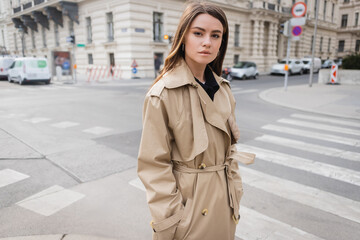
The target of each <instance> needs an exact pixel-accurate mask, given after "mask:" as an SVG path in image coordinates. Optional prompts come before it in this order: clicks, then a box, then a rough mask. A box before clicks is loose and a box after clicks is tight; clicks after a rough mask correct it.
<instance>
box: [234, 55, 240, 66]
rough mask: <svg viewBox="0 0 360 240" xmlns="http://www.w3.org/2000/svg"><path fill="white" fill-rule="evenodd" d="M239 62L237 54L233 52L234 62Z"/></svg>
mask: <svg viewBox="0 0 360 240" xmlns="http://www.w3.org/2000/svg"><path fill="white" fill-rule="evenodd" d="M238 62H239V55H238V54H235V55H234V64H237V63H238Z"/></svg>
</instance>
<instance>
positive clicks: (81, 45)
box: [76, 43, 85, 47]
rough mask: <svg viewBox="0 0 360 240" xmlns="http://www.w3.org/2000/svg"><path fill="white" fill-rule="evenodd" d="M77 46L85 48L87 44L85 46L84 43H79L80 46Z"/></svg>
mask: <svg viewBox="0 0 360 240" xmlns="http://www.w3.org/2000/svg"><path fill="white" fill-rule="evenodd" d="M76 46H77V47H85V44H83V43H78V44H76Z"/></svg>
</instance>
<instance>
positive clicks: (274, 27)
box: [271, 23, 279, 57]
mask: <svg viewBox="0 0 360 240" xmlns="http://www.w3.org/2000/svg"><path fill="white" fill-rule="evenodd" d="M271 25H272V32H271V35H272V36H273V39H272V40H273V41H272V44H271V46H272V51H271V56H272V57H276V55H277V54H276V46H277V40H278V35H279V34H278V29H277V23H271Z"/></svg>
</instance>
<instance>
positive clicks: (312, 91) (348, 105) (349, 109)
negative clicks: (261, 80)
mask: <svg viewBox="0 0 360 240" xmlns="http://www.w3.org/2000/svg"><path fill="white" fill-rule="evenodd" d="M259 97H260V98H261V99H262V100H264V101H266V102H270V103H273V104H276V105H280V106H283V107H287V108H293V109H298V110H301V111H305V112H312V113H319V114H325V115H329V116H335V117H341V118H350V119H359V120H360V85H323V84H313V85H312V87H309V86H308V85H300V86H290V87H288V88H287V91H285V90H284V88H283V87H281V88H271V89H268V90H265V91H263V92H261V93H260V94H259Z"/></svg>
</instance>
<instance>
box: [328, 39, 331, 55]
mask: <svg viewBox="0 0 360 240" xmlns="http://www.w3.org/2000/svg"><path fill="white" fill-rule="evenodd" d="M330 45H331V38H329V41H328V52H330Z"/></svg>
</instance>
